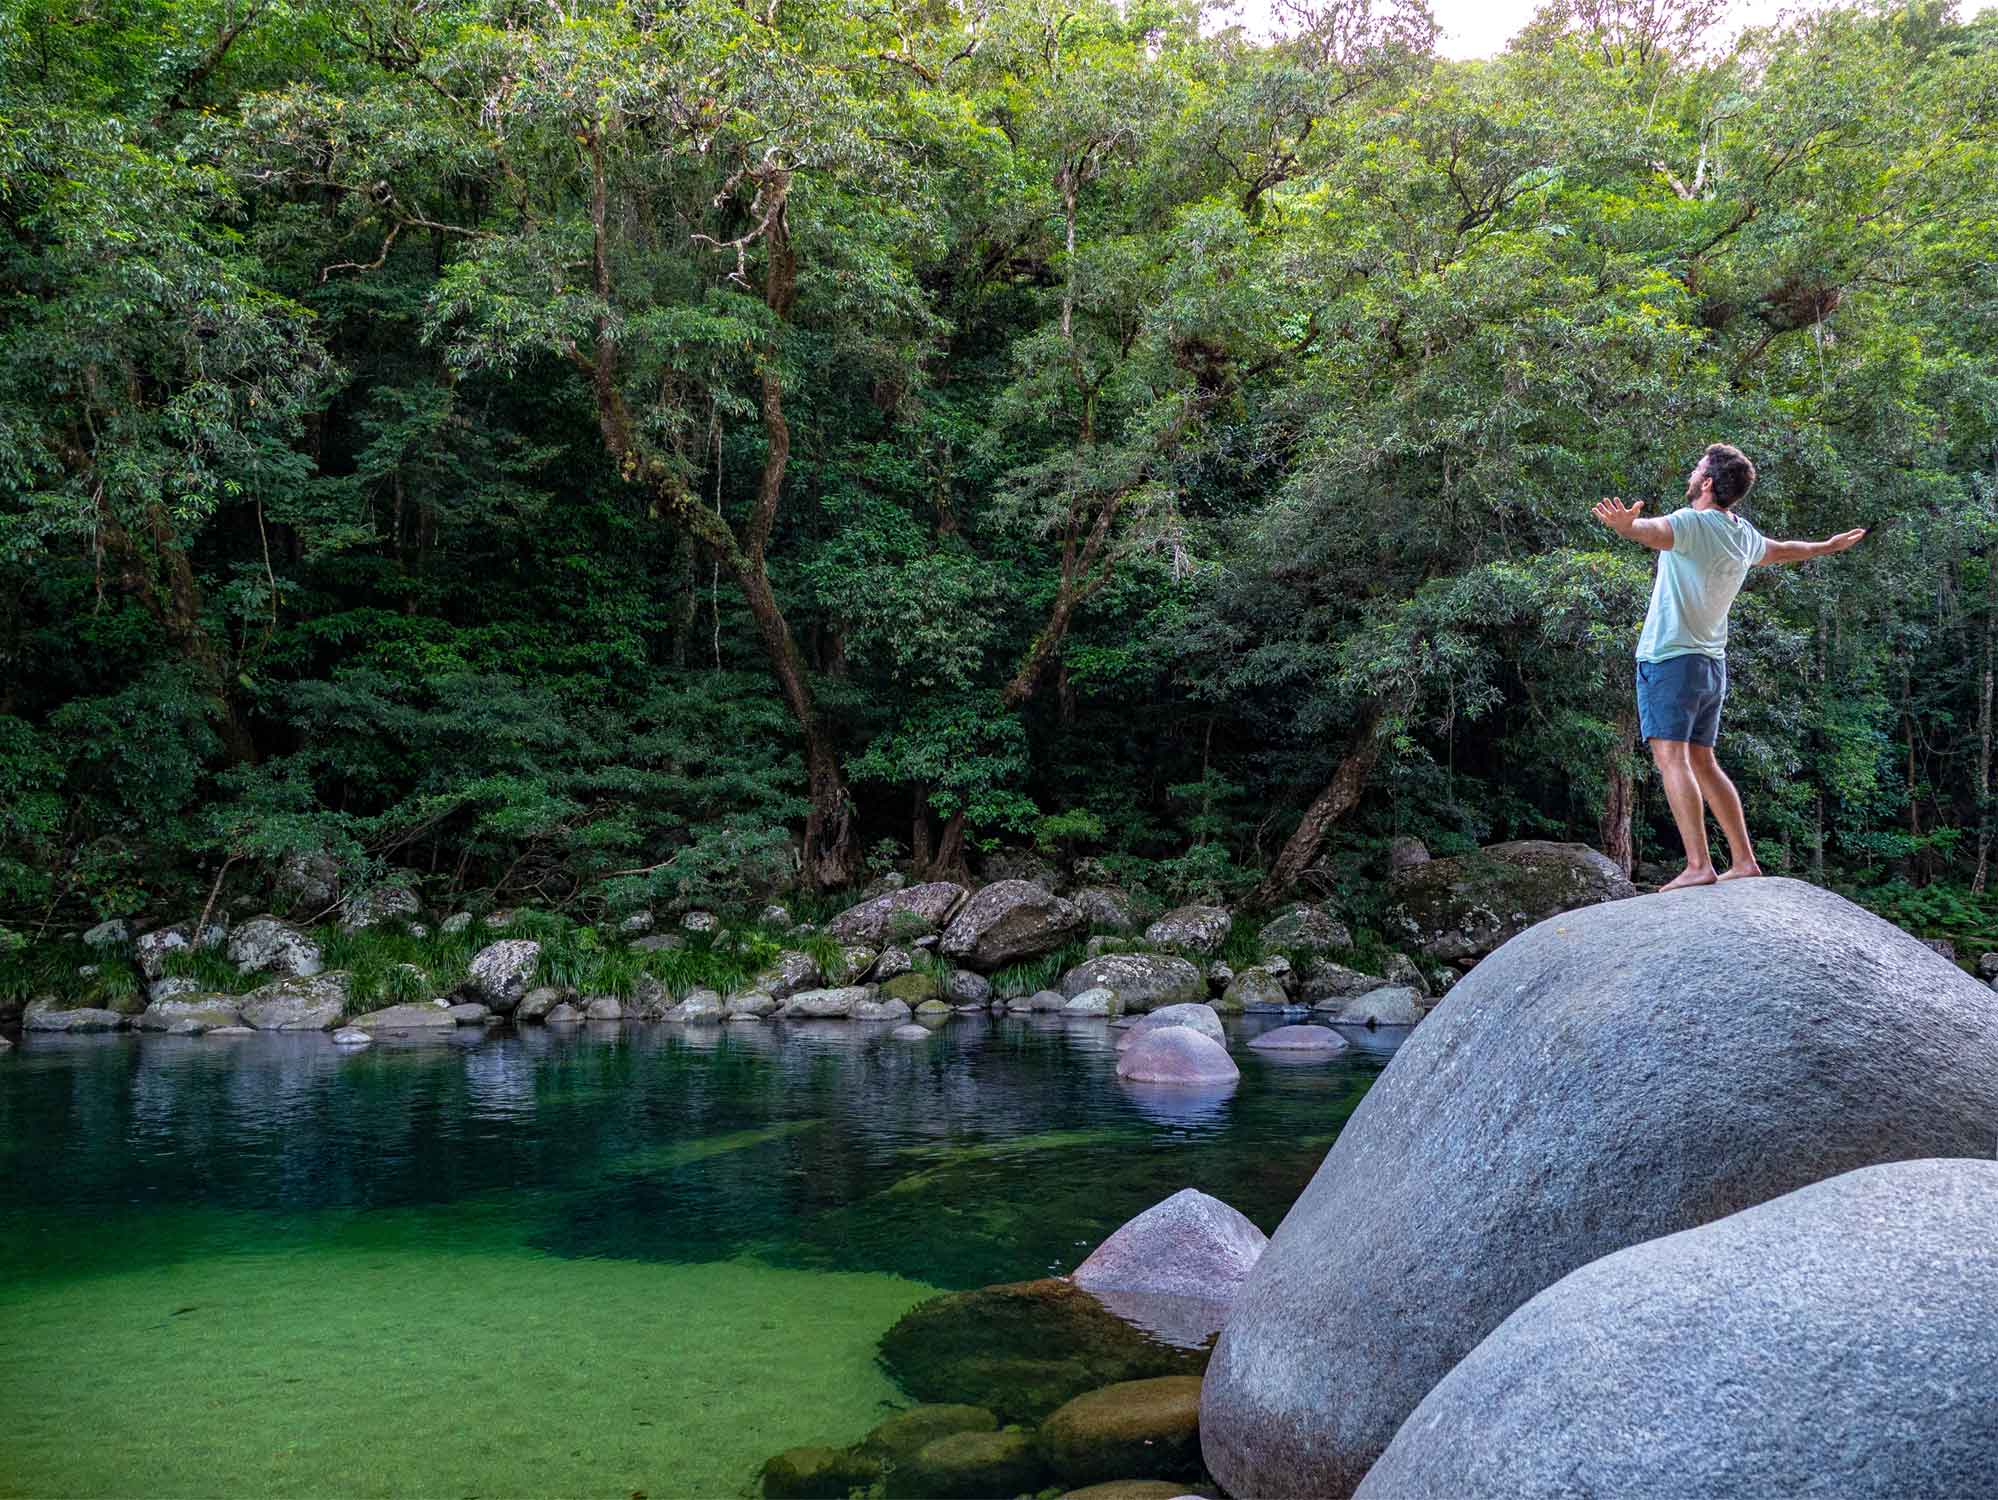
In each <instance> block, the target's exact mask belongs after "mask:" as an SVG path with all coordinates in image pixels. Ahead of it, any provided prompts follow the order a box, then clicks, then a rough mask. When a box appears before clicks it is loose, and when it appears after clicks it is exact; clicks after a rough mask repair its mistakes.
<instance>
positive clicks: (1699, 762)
mask: <svg viewBox="0 0 1998 1500" xmlns="http://www.w3.org/2000/svg"><path fill="white" fill-rule="evenodd" d="M1687 755H1688V757H1689V758H1690V759H1691V761H1692V764H1693V779H1694V780H1695V781H1696V782H1698V783H1699V787H1700V795H1701V796H1703V797H1705V798H1706V800H1707V804H1708V805H1709V806H1710V807H1712V808H1713V810H1714V821H1715V822H1717V823H1719V824H1720V826H1721V832H1722V833H1724V834H1726V835H1727V848H1728V854H1729V864H1728V871H1727V873H1726V874H1725V875H1723V876H1721V877H1720V879H1722V880H1746V879H1748V878H1749V877H1750V876H1753V875H1760V874H1761V873H1762V866H1760V865H1758V864H1757V863H1756V862H1755V846H1754V845H1753V844H1751V843H1750V842H1749V841H1748V818H1747V817H1746V815H1745V814H1744V813H1743V812H1742V810H1741V794H1740V793H1739V792H1737V791H1736V790H1735V789H1734V783H1733V782H1732V781H1730V780H1728V775H1727V772H1725V771H1723V770H1722V769H1721V767H1720V762H1719V761H1717V760H1715V759H1714V751H1713V746H1711V745H1691V746H1688V747H1687Z"/></svg>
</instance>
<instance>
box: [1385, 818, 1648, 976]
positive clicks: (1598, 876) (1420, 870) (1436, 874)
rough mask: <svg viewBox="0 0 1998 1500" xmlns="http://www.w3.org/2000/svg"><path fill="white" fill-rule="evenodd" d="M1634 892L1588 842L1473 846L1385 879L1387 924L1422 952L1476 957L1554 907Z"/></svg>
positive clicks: (1552, 912) (1407, 867) (1448, 957)
mask: <svg viewBox="0 0 1998 1500" xmlns="http://www.w3.org/2000/svg"><path fill="white" fill-rule="evenodd" d="M1636 894H1637V887H1636V886H1634V885H1632V884H1631V883H1630V880H1629V879H1628V877H1626V876H1625V875H1624V873H1623V871H1621V870H1619V869H1618V868H1617V867H1616V864H1615V862H1614V861H1612V860H1611V859H1609V858H1608V857H1607V856H1605V855H1602V854H1599V853H1597V852H1596V851H1595V850H1594V849H1591V848H1589V846H1588V845H1586V844H1557V843H1550V842H1548V841H1547V840H1545V839H1522V840H1520V841H1519V842H1517V843H1511V844H1493V845H1491V846H1490V847H1489V848H1485V849H1480V850H1478V851H1477V852H1476V853H1474V854H1462V855H1457V856H1455V857H1453V858H1450V859H1432V860H1428V861H1426V862H1424V863H1422V864H1415V865H1405V866H1403V867H1402V868H1401V869H1399V870H1397V871H1395V872H1394V874H1393V875H1392V876H1390V877H1389V879H1388V909H1387V912H1386V914H1385V918H1384V920H1385V922H1386V925H1387V927H1388V930H1389V931H1391V932H1396V933H1399V934H1400V935H1401V936H1402V937H1405V938H1406V939H1407V940H1408V941H1409V942H1410V943H1412V944H1413V945H1414V946H1415V950H1416V951H1417V952H1418V953H1420V954H1422V955H1423V956H1424V957H1425V958H1436V959H1442V960H1443V961H1445V962H1446V963H1447V962H1455V961H1457V960H1460V959H1479V958H1483V957H1484V956H1485V955H1486V954H1487V953H1490V952H1491V951H1492V950H1493V949H1494V948H1496V947H1498V946H1499V944H1501V943H1503V942H1505V941H1506V940H1507V939H1508V938H1510V937H1512V936H1513V935H1514V934H1516V933H1521V932H1524V931H1525V930H1526V929H1527V928H1529V927H1531V926H1532V925H1533V924H1534V923H1535V922H1539V921H1542V920H1544V919H1546V918H1548V917H1551V916H1554V915H1556V914H1557V913H1559V912H1564V911H1573V910H1575V909H1577V908H1578V907H1583V906H1592V905H1594V904H1596V903H1597V902H1601V901H1620V900H1623V899H1624V898H1625V897H1628V896H1634V895H1636Z"/></svg>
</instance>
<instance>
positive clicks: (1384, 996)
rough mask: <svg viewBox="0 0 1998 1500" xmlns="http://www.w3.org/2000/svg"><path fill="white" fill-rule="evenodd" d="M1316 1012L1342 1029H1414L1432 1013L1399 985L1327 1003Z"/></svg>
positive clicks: (1410, 992)
mask: <svg viewBox="0 0 1998 1500" xmlns="http://www.w3.org/2000/svg"><path fill="white" fill-rule="evenodd" d="M1312 1009H1313V1010H1315V1011H1317V1012H1318V1013H1319V1014H1320V1015H1323V1016H1326V1017H1328V1018H1329V1019H1331V1020H1334V1021H1336V1022H1338V1023H1339V1024H1340V1025H1341V1026H1413V1025H1414V1024H1415V1023H1416V1022H1418V1021H1420V1020H1421V1019H1422V1018H1423V1017H1424V1016H1426V1015H1427V1014H1429V1007H1428V1006H1426V1005H1424V1004H1423V1003H1422V997H1421V996H1420V995H1418V994H1416V993H1415V991H1414V990H1412V989H1409V988H1408V987H1407V986H1406V985H1398V984H1390V985H1382V986H1381V987H1380V988H1378V989H1372V990H1368V991H1367V992H1366V994H1364V995H1349V996H1347V997H1346V998H1344V999H1342V1000H1325V1001H1322V1002H1320V1003H1319V1004H1317V1005H1315V1006H1313V1007H1312Z"/></svg>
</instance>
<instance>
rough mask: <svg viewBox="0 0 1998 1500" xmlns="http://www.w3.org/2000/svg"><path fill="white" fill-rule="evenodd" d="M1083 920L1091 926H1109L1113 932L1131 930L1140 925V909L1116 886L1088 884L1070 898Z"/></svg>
mask: <svg viewBox="0 0 1998 1500" xmlns="http://www.w3.org/2000/svg"><path fill="white" fill-rule="evenodd" d="M1070 899H1071V900H1072V901H1074V902H1075V907H1076V910H1077V911H1079V912H1081V913H1082V920H1083V921H1085V922H1087V923H1088V924H1089V925H1090V926H1091V927H1107V928H1108V929H1109V930H1110V931H1112V932H1130V931H1133V930H1134V929H1135V928H1136V927H1137V925H1138V909H1137V906H1136V904H1135V903H1133V902H1132V900H1131V898H1130V897H1129V896H1127V895H1125V894H1124V892H1122V891H1120V890H1118V889H1117V888H1116V887H1115V886H1108V885H1086V886H1084V887H1083V888H1082V889H1081V890H1079V891H1077V892H1076V893H1075V894H1074V896H1072V897H1071V898H1070Z"/></svg>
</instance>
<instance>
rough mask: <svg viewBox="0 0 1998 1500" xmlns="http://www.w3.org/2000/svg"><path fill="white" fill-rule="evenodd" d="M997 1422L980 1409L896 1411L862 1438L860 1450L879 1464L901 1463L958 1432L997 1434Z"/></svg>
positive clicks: (932, 1407)
mask: <svg viewBox="0 0 1998 1500" xmlns="http://www.w3.org/2000/svg"><path fill="white" fill-rule="evenodd" d="M998 1430H999V1419H998V1418H997V1417H995V1416H993V1415H992V1413H991V1412H989V1411H987V1410H986V1409H985V1408H984V1407H982V1406H963V1405H954V1404H943V1403H932V1404H930V1405H927V1406H912V1407H910V1408H909V1409H908V1410H907V1411H904V1412H897V1413H896V1414H895V1415H894V1416H892V1417H890V1418H889V1419H888V1420H887V1421H885V1422H883V1423H881V1424H880V1425H879V1426H878V1427H876V1428H875V1429H874V1430H873V1431H872V1432H870V1433H868V1434H867V1436H866V1437H865V1438H863V1439H861V1442H860V1451H861V1453H862V1454H864V1455H866V1456H867V1457H869V1458H875V1459H879V1460H880V1461H881V1462H882V1463H890V1464H893V1463H901V1462H902V1461H903V1460H905V1459H910V1458H914V1457H915V1456H916V1454H917V1453H918V1452H920V1451H921V1450H922V1449H923V1448H925V1447H927V1446H928V1445H929V1444H931V1443H934V1442H935V1441H936V1440H937V1439H938V1438H946V1437H950V1436H952V1435H954V1434H956V1433H960V1432H997V1431H998Z"/></svg>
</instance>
